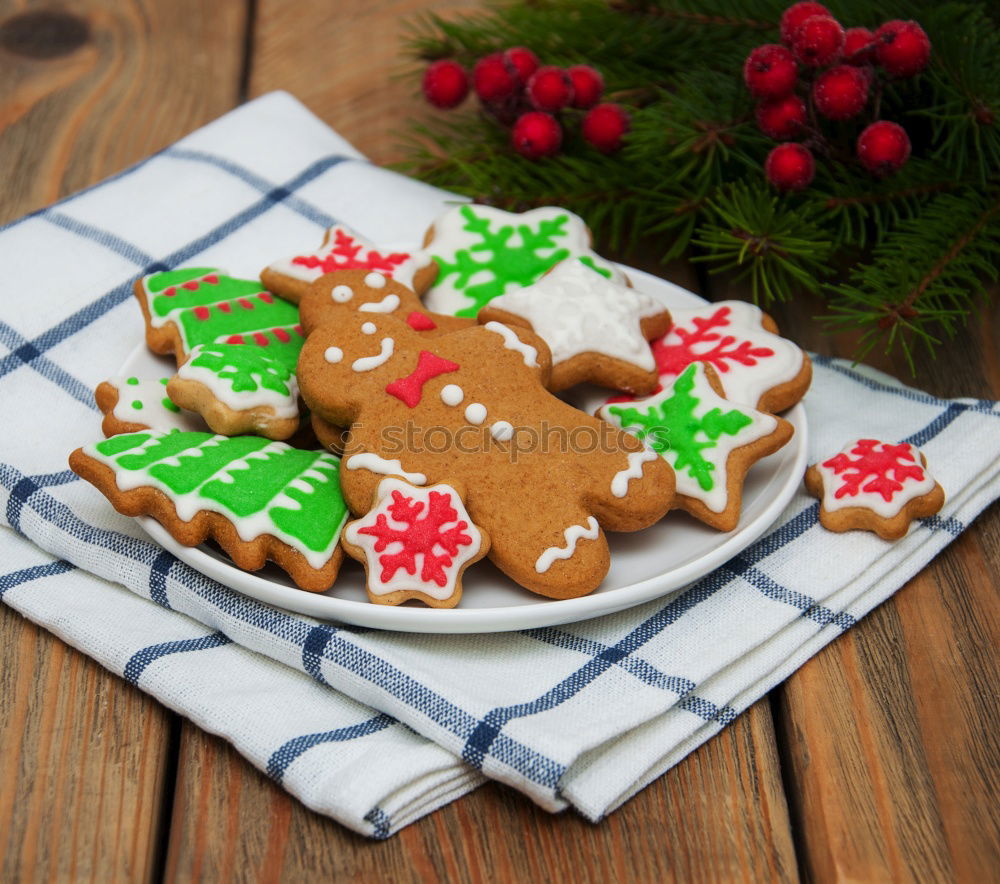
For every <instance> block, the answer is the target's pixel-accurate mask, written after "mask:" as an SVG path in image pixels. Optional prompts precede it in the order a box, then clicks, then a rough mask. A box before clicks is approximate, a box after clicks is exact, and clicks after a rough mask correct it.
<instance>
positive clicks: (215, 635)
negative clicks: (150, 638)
mask: <svg viewBox="0 0 1000 884" xmlns="http://www.w3.org/2000/svg"><path fill="white" fill-rule="evenodd" d="M230 642H232V639H231V638H229V637H228V636H226V635H223V634H222V633H221V632H212V633H210V634H209V635H202V636H199V637H198V638H187V639H182V640H180V641H173V642H163V643H162V644H159V645H150V646H149V647H148V648H143V649H142V650H141V651H136V652H135V653H134V654H133V655H132V657H131V659H130V660H129V661H128V663H126V664H125V671H124V672H123V673H122V675H123V676H124V678H125V681H127V682H129V683H130V684H138V683H139V676H141V675H142V674H143V672H145V671H146V669H147V668H148V667H149V665H150V664H151V663H155V662H156V661H157V660H160V659H161V658H163V657H169V656H170V655H171V654H186V653H188V652H190V651H205V650H208V649H209V648H218V647H221V646H222V645H228V644H230Z"/></svg>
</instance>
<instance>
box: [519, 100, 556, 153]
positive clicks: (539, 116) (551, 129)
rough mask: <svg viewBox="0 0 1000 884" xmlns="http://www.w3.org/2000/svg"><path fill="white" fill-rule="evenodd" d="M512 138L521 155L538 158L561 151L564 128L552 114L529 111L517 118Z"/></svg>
mask: <svg viewBox="0 0 1000 884" xmlns="http://www.w3.org/2000/svg"><path fill="white" fill-rule="evenodd" d="M510 140H511V144H513V145H514V150H516V151H517V152H518V153H519V154H521V156H524V157H527V158H528V159H529V160H538V159H541V158H542V157H550V156H552V155H553V154H556V153H559V148H560V146H561V145H562V129H560V128H559V123H558V122H556V118H555V117H553V116H552V115H551V114H547V113H544V112H542V111H528V112H527V113H526V114H521V116H519V117H518V118H517V122H516V123H514V128H513V130H512V131H511V134H510Z"/></svg>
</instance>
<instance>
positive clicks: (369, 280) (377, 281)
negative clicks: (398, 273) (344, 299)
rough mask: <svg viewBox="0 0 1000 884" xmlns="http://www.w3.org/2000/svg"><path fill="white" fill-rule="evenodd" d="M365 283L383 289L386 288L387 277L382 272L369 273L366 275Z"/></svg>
mask: <svg viewBox="0 0 1000 884" xmlns="http://www.w3.org/2000/svg"><path fill="white" fill-rule="evenodd" d="M365 285H366V286H368V288H370V289H383V288H385V277H384V276H383V275H382V274H381V273H375V272H372V273H369V274H368V275H367V276H366V277H365Z"/></svg>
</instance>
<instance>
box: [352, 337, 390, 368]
mask: <svg viewBox="0 0 1000 884" xmlns="http://www.w3.org/2000/svg"><path fill="white" fill-rule="evenodd" d="M395 346H396V342H395V341H393V339H392V338H382V350H381V352H380V353H378V355H376V356H362V357H361V358H360V359H355V360H354V362H352V363H351V368H353V369H354V370H355V371H371V370H372V369H373V368H378V367H379V366H380V365H384V364H385V363H386V362H388V361H389V358H390V357H391V356H392V351H393V349H394V348H395Z"/></svg>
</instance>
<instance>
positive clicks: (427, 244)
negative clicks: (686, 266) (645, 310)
mask: <svg viewBox="0 0 1000 884" xmlns="http://www.w3.org/2000/svg"><path fill="white" fill-rule="evenodd" d="M424 249H425V251H426V252H427V253H428V254H429V255H430V256H431V257H432V258H433V259H434V261H435V262H436V263H437V265H438V276H437V279H436V280H435V282H434V285H432V286H431V287H430V288H429V289H428V290H427V294H426V296H425V298H424V301H425V303H426V304H427V307H428V309H430V310H433V311H435V312H437V313H447V314H451V315H454V316H467V317H475V316H476V314H477V313H478V312H479V310H480V308H482V307H483V306H485V305H486V304H488V303H489V302H490V301H491V300H492V299H493V298H495V297H497V296H498V295H502V294H503V293H504V292H509V291H513V290H515V289H518V288H520V287H522V286H526V285H532V284H533V283H535V282H537V281H538V280H539V279H540V278H541V277H542V275H543V274H544V273H545V272H546V271H547V270H549V269H551V268H552V267H554V266H555V265H556V264H558V263H559V262H560V261H564V260H566V259H568V258H578V259H579V260H581V261H583V262H584V263H585V264H587V265H588V266H590V267H591V268H592V269H594V270H597V271H598V272H599V273H601V274H602V275H604V276H607V277H608V278H609V279H613V280H614V281H616V282H624V281H625V275H624V274H623V273H622V272H621V271H620V270H619V269H618V268H617V267H615V266H614V265H613V264H611V263H610V262H608V261H605V260H604V259H603V258H601V257H600V256H599V255H598V254H597V253H596V252H594V251H593V250H592V249H591V248H590V231H589V230H588V229H587V225H586V224H584V223H583V219H582V218H580V217H579V216H578V215H574V214H573V213H572V212H567V211H566V210H565V209H559V208H555V207H551V206H544V207H542V208H540V209H532V210H531V211H530V212H524V213H523V214H517V213H514V212H504V211H502V210H500V209H494V208H491V207H490V206H474V205H464V206H457V207H456V208H454V209H450V210H449V211H447V212H445V213H444V214H443V215H441V216H440V217H439V218H437V220H436V221H435V222H434V224H432V225H431V228H430V230H428V231H427V236H426V237H425V239H424Z"/></svg>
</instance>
